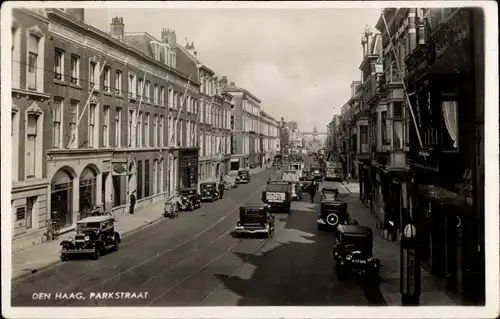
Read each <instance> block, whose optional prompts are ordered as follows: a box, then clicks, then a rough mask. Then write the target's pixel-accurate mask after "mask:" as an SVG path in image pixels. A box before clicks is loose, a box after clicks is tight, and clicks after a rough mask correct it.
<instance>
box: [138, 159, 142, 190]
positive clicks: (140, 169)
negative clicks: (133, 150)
mask: <svg viewBox="0 0 500 319" xmlns="http://www.w3.org/2000/svg"><path fill="white" fill-rule="evenodd" d="M141 198H142V161H137V199H138V200H139V199H141Z"/></svg>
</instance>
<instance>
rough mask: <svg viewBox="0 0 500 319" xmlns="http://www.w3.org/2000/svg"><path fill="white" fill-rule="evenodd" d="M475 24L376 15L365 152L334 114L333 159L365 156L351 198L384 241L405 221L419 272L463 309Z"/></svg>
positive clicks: (478, 279)
mask: <svg viewBox="0 0 500 319" xmlns="http://www.w3.org/2000/svg"><path fill="white" fill-rule="evenodd" d="M384 18H385V19H384ZM483 21H484V17H483V15H482V13H481V11H480V10H479V9H477V10H476V9H472V8H432V9H428V8H400V9H394V8H387V9H384V11H383V15H382V16H381V18H380V19H379V21H378V22H377V25H376V28H377V30H378V32H377V33H376V34H375V35H373V34H371V33H370V32H368V31H367V32H365V34H364V35H363V38H362V45H363V53H364V54H363V61H362V63H361V65H360V70H361V71H362V74H363V76H362V81H361V83H360V86H361V88H362V91H363V93H362V96H361V98H360V99H361V109H360V110H359V112H360V113H361V115H363V116H364V115H365V113H363V112H364V111H366V114H367V123H366V124H367V131H368V138H367V140H368V142H367V144H368V145H369V147H368V151H367V152H366V151H365V150H366V147H365V150H362V148H363V144H365V141H366V138H363V137H362V136H360V135H362V134H363V132H365V131H366V129H363V131H362V127H363V126H364V125H366V124H365V122H361V123H360V122H359V120H360V117H359V114H360V113H357V112H358V110H357V109H354V110H353V109H352V107H353V103H347V104H346V105H344V106H343V107H342V113H341V117H342V120H341V122H342V123H343V126H342V130H343V131H342V134H343V145H342V146H343V147H341V152H343V153H341V154H342V155H344V156H346V157H347V158H348V160H347V161H346V162H347V165H349V162H350V161H349V159H352V158H353V157H354V156H355V155H356V154H357V155H358V160H359V159H360V158H359V155H360V154H365V153H368V154H369V155H370V157H369V161H363V162H362V163H359V162H358V165H359V167H358V172H359V183H360V197H361V198H360V199H361V200H362V201H363V202H364V203H365V204H366V205H367V206H369V207H370V209H371V211H372V213H374V214H375V215H376V216H377V217H378V219H379V221H380V226H381V227H382V228H383V229H385V230H386V232H385V234H386V235H387V239H389V240H396V239H398V238H399V234H398V233H400V232H401V230H402V228H403V227H404V226H405V225H406V224H408V223H409V222H413V223H414V224H415V225H416V227H417V229H418V234H419V236H418V240H419V248H418V249H419V256H420V259H421V262H422V266H423V267H424V268H425V269H426V270H427V271H428V272H429V273H431V274H433V275H435V276H436V277H437V278H439V279H442V281H443V282H444V283H445V285H446V287H447V288H448V289H449V290H450V291H452V292H455V293H457V294H459V295H461V296H462V298H463V300H464V302H471V303H475V302H481V301H484V282H485V279H484V267H485V265H484V260H485V256H484V90H485V88H484V42H483V41H484V27H483ZM471 83H474V85H471ZM351 89H352V86H351ZM405 89H406V90H405ZM356 96H357V95H356ZM351 100H352V99H351ZM350 102H351V101H350ZM353 117H354V118H355V120H356V121H353ZM353 131H355V134H353ZM350 145H356V149H355V151H354V152H352V151H351V150H352V149H349V146H350ZM350 151H351V152H350ZM341 158H342V156H341ZM360 162H361V161H360ZM350 168H351V167H349V166H348V169H350Z"/></svg>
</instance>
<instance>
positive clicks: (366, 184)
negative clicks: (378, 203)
mask: <svg viewBox="0 0 500 319" xmlns="http://www.w3.org/2000/svg"><path fill="white" fill-rule="evenodd" d="M357 164H358V172H359V174H358V181H359V199H360V200H361V202H363V204H364V205H365V206H366V207H370V206H371V202H372V193H373V185H372V182H371V179H370V172H369V170H370V167H371V166H370V165H369V164H368V163H367V162H365V161H358V162H357Z"/></svg>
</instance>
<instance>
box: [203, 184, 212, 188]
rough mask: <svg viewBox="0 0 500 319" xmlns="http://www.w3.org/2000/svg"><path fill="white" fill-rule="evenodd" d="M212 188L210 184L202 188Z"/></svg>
mask: <svg viewBox="0 0 500 319" xmlns="http://www.w3.org/2000/svg"><path fill="white" fill-rule="evenodd" d="M212 186H213V185H212V184H205V185H203V187H205V188H212Z"/></svg>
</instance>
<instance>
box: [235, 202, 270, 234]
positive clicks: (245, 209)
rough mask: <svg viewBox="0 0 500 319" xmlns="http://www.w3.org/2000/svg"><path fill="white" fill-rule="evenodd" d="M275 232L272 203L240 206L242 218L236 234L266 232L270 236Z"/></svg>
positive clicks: (237, 225)
mask: <svg viewBox="0 0 500 319" xmlns="http://www.w3.org/2000/svg"><path fill="white" fill-rule="evenodd" d="M273 232H274V214H272V213H271V209H270V205H268V204H263V203H256V204H245V205H243V206H241V207H240V220H239V221H238V223H237V224H236V234H238V235H242V234H264V235H265V236H266V237H270V236H271V235H272V234H273Z"/></svg>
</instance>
